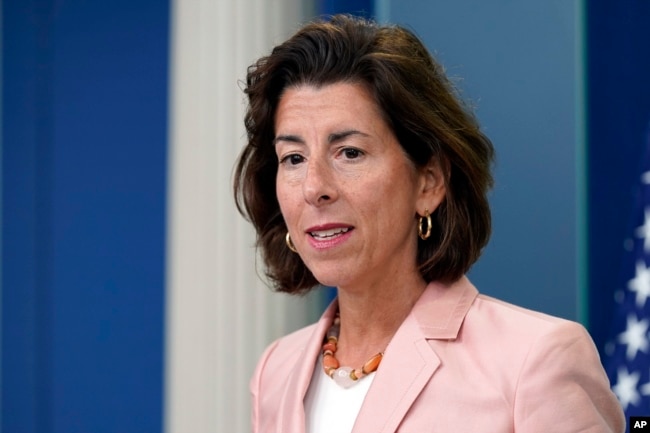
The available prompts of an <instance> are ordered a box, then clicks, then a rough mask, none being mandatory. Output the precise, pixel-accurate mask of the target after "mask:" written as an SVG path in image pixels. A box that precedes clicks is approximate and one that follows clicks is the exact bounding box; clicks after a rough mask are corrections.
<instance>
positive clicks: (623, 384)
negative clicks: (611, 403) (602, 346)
mask: <svg viewBox="0 0 650 433" xmlns="http://www.w3.org/2000/svg"><path fill="white" fill-rule="evenodd" d="M639 377H640V374H639V372H638V371H635V372H634V373H632V374H630V373H628V372H627V368H625V367H621V368H619V369H618V381H617V382H616V385H614V387H613V388H612V390H613V391H614V393H615V394H616V396H617V397H618V400H619V401H620V402H621V406H623V410H625V409H627V406H628V405H629V404H630V403H632V404H633V405H637V404H638V403H639V401H640V399H641V396H639V393H638V391H637V390H636V385H637V383H638V382H639Z"/></svg>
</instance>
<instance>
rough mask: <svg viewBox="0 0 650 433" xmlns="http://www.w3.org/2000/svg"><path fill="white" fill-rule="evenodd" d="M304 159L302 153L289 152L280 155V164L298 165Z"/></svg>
mask: <svg viewBox="0 0 650 433" xmlns="http://www.w3.org/2000/svg"><path fill="white" fill-rule="evenodd" d="M304 160H305V158H304V157H303V156H302V155H299V154H297V153H290V154H289V155H285V156H284V157H282V159H281V160H280V164H289V165H298V164H300V163H301V162H303V161H304Z"/></svg>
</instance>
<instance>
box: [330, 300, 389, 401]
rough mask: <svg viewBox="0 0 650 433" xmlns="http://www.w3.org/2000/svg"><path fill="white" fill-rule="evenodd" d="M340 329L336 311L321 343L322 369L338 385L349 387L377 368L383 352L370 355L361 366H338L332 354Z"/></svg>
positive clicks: (339, 320) (334, 350) (335, 347)
mask: <svg viewBox="0 0 650 433" xmlns="http://www.w3.org/2000/svg"><path fill="white" fill-rule="evenodd" d="M340 331H341V318H340V317H339V313H338V312H337V313H336V317H334V322H333V323H332V326H331V327H330V329H329V330H328V331H327V335H326V336H325V344H323V370H325V374H327V375H328V376H329V377H331V378H332V379H334V382H336V383H337V384H338V385H339V386H342V387H343V388H349V387H351V386H352V385H354V384H355V383H356V382H357V380H359V379H361V378H362V377H364V376H367V375H369V374H370V373H372V372H373V371H375V370H377V368H378V367H379V363H380V362H381V359H382V358H383V356H384V353H383V352H379V353H378V354H376V355H374V356H372V357H371V358H370V359H369V360H367V361H366V362H365V364H363V366H362V367H361V368H356V369H354V368H351V367H340V366H339V361H338V360H337V359H336V356H334V354H335V353H336V349H337V344H338V341H339V333H340Z"/></svg>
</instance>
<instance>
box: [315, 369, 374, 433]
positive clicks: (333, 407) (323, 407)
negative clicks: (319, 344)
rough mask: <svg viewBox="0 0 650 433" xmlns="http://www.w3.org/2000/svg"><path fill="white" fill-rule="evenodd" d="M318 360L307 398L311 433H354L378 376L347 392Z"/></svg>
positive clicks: (360, 383) (372, 374) (359, 383)
mask: <svg viewBox="0 0 650 433" xmlns="http://www.w3.org/2000/svg"><path fill="white" fill-rule="evenodd" d="M321 365H322V364H321V358H320V357H319V358H318V361H317V362H316V366H315V367H314V373H313V374H312V376H311V383H310V384H309V389H308V390H307V395H305V402H304V403H305V421H306V428H307V430H306V432H307V433H350V432H352V427H353V426H354V422H355V421H356V419H357V415H358V414H359V410H361V405H362V404H363V400H364V399H365V398H366V394H367V393H368V389H369V388H370V384H372V381H373V379H374V378H375V373H374V372H373V373H370V374H369V375H367V376H364V377H362V378H361V379H359V381H358V382H357V383H355V384H354V385H352V386H351V387H349V388H347V389H346V388H343V387H341V386H339V385H337V384H336V382H334V380H332V378H331V377H329V376H327V374H325V372H324V371H323V368H322V367H321Z"/></svg>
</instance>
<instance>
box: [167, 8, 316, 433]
mask: <svg viewBox="0 0 650 433" xmlns="http://www.w3.org/2000/svg"><path fill="white" fill-rule="evenodd" d="M302 2H303V0H273V1H269V0H237V1H235V0H231V1H227V0H223V1H221V0H182V1H181V0H176V1H173V2H172V3H173V5H172V47H171V49H172V54H171V57H172V66H171V90H170V95H171V100H170V107H171V108H170V110H171V112H170V125H171V126H170V135H169V136H170V153H169V170H170V172H169V179H170V180H169V209H168V218H169V222H168V249H167V251H168V253H167V329H166V336H167V340H166V342H167V347H166V377H165V382H166V386H165V388H166V389H165V394H166V395H165V430H166V432H168V433H186V432H192V433H202V432H234V433H237V432H246V431H249V430H250V428H249V424H250V422H249V412H250V411H249V394H248V380H249V377H250V375H251V373H252V370H253V367H254V365H255V362H256V360H257V358H258V356H259V355H260V353H261V351H262V350H263V348H264V347H265V346H266V345H267V344H268V343H269V342H270V341H271V340H272V339H275V338H277V337H278V336H280V335H282V334H285V333H286V332H288V331H290V330H292V329H295V328H298V327H300V326H303V325H304V324H306V323H307V322H308V321H311V320H313V318H314V312H315V310H316V309H317V308H318V307H317V306H316V305H317V304H318V299H317V298H316V297H314V296H312V297H310V298H308V299H304V298H301V299H294V298H290V297H289V296H285V295H279V294H274V293H272V292H271V291H270V289H269V288H268V287H267V286H266V285H265V284H264V283H263V282H262V275H263V274H264V271H263V269H262V268H261V265H260V264H259V263H258V261H257V260H256V255H255V250H254V233H253V230H252V228H251V227H250V225H249V224H248V223H247V222H246V221H244V220H243V218H242V217H241V216H240V215H239V214H238V213H237V211H236V208H235V205H234V199H233V194H232V173H233V167H234V163H235V160H236V157H237V155H238V153H239V151H240V150H241V148H242V146H243V145H244V142H245V130H244V127H243V116H244V110H245V101H244V95H243V92H242V91H241V88H240V87H241V85H240V84H239V83H238V82H239V81H241V80H244V79H245V74H246V68H247V67H248V65H249V64H251V63H252V62H253V61H254V60H255V59H257V58H258V57H260V56H261V55H264V54H267V53H268V52H269V51H270V48H271V47H272V46H273V45H275V44H276V43H278V42H280V41H281V40H282V39H284V38H286V37H287V36H288V35H289V34H290V33H291V32H292V31H293V30H295V29H296V28H297V26H298V25H299V24H300V22H301V21H302V20H303V16H304V15H305V8H304V7H303V4H302Z"/></svg>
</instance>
